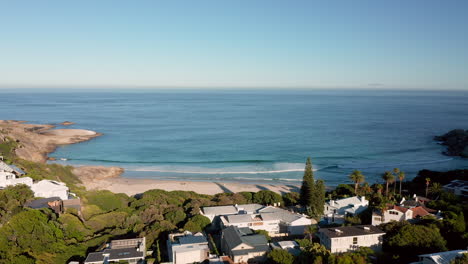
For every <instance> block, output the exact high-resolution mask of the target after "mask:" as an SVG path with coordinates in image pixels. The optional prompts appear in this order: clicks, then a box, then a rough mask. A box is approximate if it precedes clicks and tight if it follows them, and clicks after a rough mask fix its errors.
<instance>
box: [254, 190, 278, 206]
mask: <svg viewBox="0 0 468 264" xmlns="http://www.w3.org/2000/svg"><path fill="white" fill-rule="evenodd" d="M253 201H254V203H259V204H263V205H272V204H275V203H281V202H282V201H283V198H282V197H281V195H279V194H277V193H275V192H273V191H270V190H261V191H259V192H256V193H255V194H254V196H253Z"/></svg>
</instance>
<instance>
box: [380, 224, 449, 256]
mask: <svg viewBox="0 0 468 264" xmlns="http://www.w3.org/2000/svg"><path fill="white" fill-rule="evenodd" d="M385 236H386V238H385V240H386V246H388V248H387V249H388V250H389V251H390V252H394V253H397V254H399V255H400V256H415V255H420V254H425V253H431V252H441V251H445V250H447V248H446V247H445V245H446V241H445V239H444V238H443V237H442V235H441V234H440V232H439V229H438V228H437V227H434V226H431V227H428V226H422V225H404V226H403V227H402V228H401V229H399V230H398V231H397V232H396V233H394V234H393V235H392V233H390V234H389V233H387V234H386V235H385Z"/></svg>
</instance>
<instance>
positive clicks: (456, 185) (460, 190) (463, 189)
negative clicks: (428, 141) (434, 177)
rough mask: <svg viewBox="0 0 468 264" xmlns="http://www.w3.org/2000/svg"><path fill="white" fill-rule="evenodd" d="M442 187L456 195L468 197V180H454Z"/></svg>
mask: <svg viewBox="0 0 468 264" xmlns="http://www.w3.org/2000/svg"><path fill="white" fill-rule="evenodd" d="M442 188H443V189H444V190H445V191H447V192H451V193H454V194H455V195H460V196H464V197H468V181H462V180H453V181H451V182H450V183H449V184H446V185H444V186H442Z"/></svg>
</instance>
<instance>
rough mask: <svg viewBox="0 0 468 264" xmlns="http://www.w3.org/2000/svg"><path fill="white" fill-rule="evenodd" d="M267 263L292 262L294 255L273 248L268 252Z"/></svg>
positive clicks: (280, 263)
mask: <svg viewBox="0 0 468 264" xmlns="http://www.w3.org/2000/svg"><path fill="white" fill-rule="evenodd" d="M267 258H268V263H272V264H293V263H294V256H293V255H291V253H289V252H288V251H287V250H284V249H273V250H272V251H270V252H269V253H268V256H267Z"/></svg>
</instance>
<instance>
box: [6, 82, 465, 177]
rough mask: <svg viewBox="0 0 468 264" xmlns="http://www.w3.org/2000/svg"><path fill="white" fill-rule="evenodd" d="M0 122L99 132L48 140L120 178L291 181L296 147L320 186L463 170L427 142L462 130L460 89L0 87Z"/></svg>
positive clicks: (66, 155)
mask: <svg viewBox="0 0 468 264" xmlns="http://www.w3.org/2000/svg"><path fill="white" fill-rule="evenodd" d="M0 98H1V103H0V119H16V120H28V121H30V122H33V123H34V122H37V123H59V122H63V121H65V120H68V121H73V122H76V123H77V124H76V125H73V126H70V128H83V129H90V130H95V131H98V132H102V133H104V135H103V136H102V137H99V138H96V139H93V140H91V141H88V142H85V143H80V144H76V145H70V146H65V147H61V148H59V149H58V150H57V151H56V152H55V153H53V154H52V155H51V156H53V157H56V158H63V159H67V160H66V161H61V162H62V163H68V164H93V165H96V164H98V165H109V166H121V167H123V168H125V169H126V173H125V177H139V178H158V179H190V180H210V181H223V180H224V181H253V182H264V181H266V182H271V183H285V182H290V183H298V182H299V181H300V180H301V178H302V174H303V169H304V162H305V159H306V157H307V156H311V157H312V161H313V163H314V168H315V169H316V176H317V177H318V178H321V179H324V180H325V181H326V183H327V184H328V185H335V184H339V183H343V182H349V180H348V178H347V175H349V174H350V173H351V172H352V170H354V169H359V170H362V171H363V173H364V174H365V175H366V178H367V180H368V181H370V182H375V181H380V174H381V173H382V172H384V171H385V170H389V169H392V168H394V167H399V168H401V169H402V170H404V171H405V172H407V175H408V178H411V177H414V176H415V175H416V173H417V171H419V170H420V169H425V168H426V169H432V170H449V169H455V168H468V160H467V159H465V160H463V159H460V158H455V157H447V156H443V155H442V154H441V151H442V150H443V147H441V146H439V145H437V144H436V142H434V141H433V140H432V137H433V136H434V135H439V134H443V133H445V132H447V131H449V130H451V129H454V128H465V129H468V93H467V92H389V91H381V92H375V91H374V92H370V91H291V92H279V91H256V92H252V91H238V92H229V91H220V92H216V91H198V92H197V91H183V92H182V91H180V92H162V91H159V92H144V91H140V92H131V91H118V92H103V91H101V92H89V91H88V92H85V91H81V92H68V93H63V92H62V93H60V92H13V91H2V90H0Z"/></svg>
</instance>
